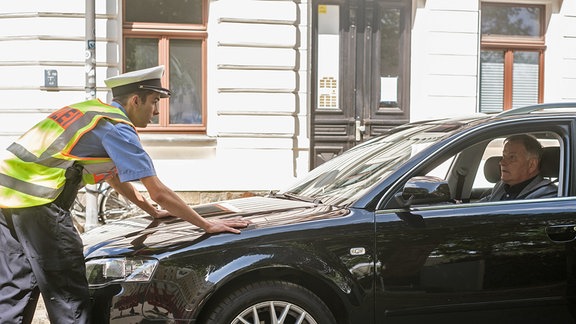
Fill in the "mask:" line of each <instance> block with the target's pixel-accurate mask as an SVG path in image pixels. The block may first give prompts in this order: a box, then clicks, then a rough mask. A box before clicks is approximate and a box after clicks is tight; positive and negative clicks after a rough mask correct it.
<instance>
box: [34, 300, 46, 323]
mask: <svg viewBox="0 0 576 324" xmlns="http://www.w3.org/2000/svg"><path fill="white" fill-rule="evenodd" d="M32 324H50V321H49V320H48V314H47V313H46V308H45V307H44V300H43V299H42V296H40V299H39V300H38V305H37V306H36V312H35V313H34V319H33V320H32Z"/></svg>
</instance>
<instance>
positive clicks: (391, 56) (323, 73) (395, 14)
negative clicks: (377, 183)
mask: <svg viewBox="0 0 576 324" xmlns="http://www.w3.org/2000/svg"><path fill="white" fill-rule="evenodd" d="M410 3H411V1H410V0H402V1H391V0H387V1H383V0H380V1H374V0H344V1H338V0H325V1H318V2H315V3H314V4H313V10H314V17H315V19H313V23H314V26H313V30H314V33H313V51H314V52H313V53H314V54H313V55H314V65H313V68H312V69H313V82H314V86H313V87H312V92H313V95H312V98H313V99H314V100H313V102H312V125H311V159H310V167H311V168H314V167H316V166H318V165H320V164H322V163H324V162H326V161H328V160H330V159H332V158H333V157H335V156H337V155H339V154H340V153H342V152H344V151H345V150H347V149H349V148H351V147H353V146H354V145H356V144H358V143H360V142H362V141H365V140H367V139H369V138H371V137H373V136H376V135H380V134H382V133H384V132H385V131H386V130H387V129H389V128H391V127H393V126H397V125H400V124H403V123H406V122H407V121H408V119H409V102H408V99H409V68H410V60H409V58H410V29H411V28H410V25H411V22H410V21H411V10H410V8H411V6H410Z"/></svg>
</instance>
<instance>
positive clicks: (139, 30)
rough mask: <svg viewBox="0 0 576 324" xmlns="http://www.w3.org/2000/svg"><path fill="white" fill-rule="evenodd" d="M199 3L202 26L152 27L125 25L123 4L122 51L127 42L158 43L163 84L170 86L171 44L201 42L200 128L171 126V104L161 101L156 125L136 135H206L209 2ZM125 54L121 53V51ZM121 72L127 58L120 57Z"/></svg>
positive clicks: (149, 24) (198, 125)
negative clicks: (148, 40)
mask: <svg viewBox="0 0 576 324" xmlns="http://www.w3.org/2000/svg"><path fill="white" fill-rule="evenodd" d="M200 1H202V23H201V24H180V23H178V24H175V23H151V22H127V21H126V1H122V6H123V13H124V14H123V23H122V49H123V50H124V49H125V48H126V39H127V38H152V39H158V65H164V67H165V73H164V75H163V76H162V84H164V85H169V80H170V60H169V57H170V53H169V48H170V40H171V39H186V40H200V41H201V42H202V59H201V71H202V72H201V73H202V77H201V80H202V91H201V93H200V95H201V98H202V104H201V105H202V107H201V111H202V122H201V123H200V124H190V125H187V124H170V123H169V118H170V100H160V107H159V109H160V114H159V116H158V117H159V118H158V121H159V123H158V124H148V126H147V127H146V128H139V129H138V131H139V132H159V133H202V134H203V133H206V129H207V97H208V95H207V57H208V50H207V48H208V45H207V39H208V31H207V29H208V1H207V0H200ZM123 53H124V51H123ZM122 69H123V71H125V70H126V56H125V55H124V54H122Z"/></svg>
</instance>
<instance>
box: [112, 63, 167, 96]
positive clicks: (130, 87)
mask: <svg viewBox="0 0 576 324" xmlns="http://www.w3.org/2000/svg"><path fill="white" fill-rule="evenodd" d="M163 74H164V66H163V65H159V66H156V67H152V68H148V69H143V70H137V71H132V72H127V73H124V74H120V75H117V76H113V77H111V78H108V79H106V80H104V83H106V86H107V87H109V88H110V89H112V95H113V96H114V97H117V96H121V95H125V94H130V93H134V92H136V91H139V90H151V91H156V92H159V93H160V97H161V98H168V97H170V95H171V92H170V90H168V89H166V88H163V87H162V82H161V79H162V75H163Z"/></svg>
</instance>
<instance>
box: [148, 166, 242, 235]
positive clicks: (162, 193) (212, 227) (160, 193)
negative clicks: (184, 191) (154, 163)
mask: <svg viewBox="0 0 576 324" xmlns="http://www.w3.org/2000/svg"><path fill="white" fill-rule="evenodd" d="M140 181H142V184H143V185H144V186H145V187H146V189H147V190H148V193H150V198H151V199H152V200H154V201H155V202H157V203H158V205H160V206H162V208H164V209H166V210H167V211H168V212H169V213H170V214H171V215H173V216H176V217H178V218H181V219H183V220H185V221H188V222H190V223H192V224H194V225H196V226H198V227H200V228H202V229H203V230H204V231H206V232H207V233H219V232H231V233H240V231H239V230H237V229H236V228H243V227H246V226H248V225H249V224H250V222H249V221H246V220H244V219H242V218H241V217H235V218H230V219H211V220H208V219H206V218H204V217H202V216H200V215H198V213H196V212H195V211H194V210H193V209H192V208H190V206H188V205H187V204H186V203H185V202H184V200H182V199H181V198H180V196H178V195H177V194H176V193H175V192H174V191H172V190H171V189H170V188H168V187H167V186H166V185H164V183H162V181H160V179H159V178H158V177H156V176H150V177H146V178H142V179H140Z"/></svg>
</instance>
